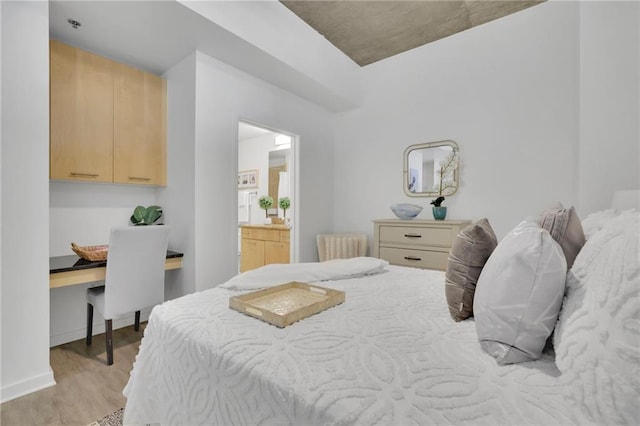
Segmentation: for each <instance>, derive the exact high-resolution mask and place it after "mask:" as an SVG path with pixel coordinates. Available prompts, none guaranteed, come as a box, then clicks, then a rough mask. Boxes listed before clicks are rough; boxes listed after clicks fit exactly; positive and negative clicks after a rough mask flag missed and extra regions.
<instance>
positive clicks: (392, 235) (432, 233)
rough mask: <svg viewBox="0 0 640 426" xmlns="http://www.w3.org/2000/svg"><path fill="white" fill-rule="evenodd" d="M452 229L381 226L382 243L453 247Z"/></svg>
mask: <svg viewBox="0 0 640 426" xmlns="http://www.w3.org/2000/svg"><path fill="white" fill-rule="evenodd" d="M452 241H453V236H452V235H451V227H446V228H444V227H442V228H439V227H427V226H420V227H418V226H416V227H412V226H392V225H389V226H386V225H384V226H380V242H381V243H395V244H411V245H414V246H415V245H421V246H442V247H451V243H452Z"/></svg>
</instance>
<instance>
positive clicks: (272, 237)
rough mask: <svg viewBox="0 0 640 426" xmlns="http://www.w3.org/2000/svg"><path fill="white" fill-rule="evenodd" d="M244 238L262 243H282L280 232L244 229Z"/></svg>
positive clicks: (276, 230) (275, 230)
mask: <svg viewBox="0 0 640 426" xmlns="http://www.w3.org/2000/svg"><path fill="white" fill-rule="evenodd" d="M242 238H248V239H251V240H262V241H280V230H278V229H259V228H245V227H243V228H242Z"/></svg>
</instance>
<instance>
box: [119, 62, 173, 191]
mask: <svg viewBox="0 0 640 426" xmlns="http://www.w3.org/2000/svg"><path fill="white" fill-rule="evenodd" d="M113 96H114V139H113V156H114V161H113V168H114V171H113V181H114V182H117V183H138V184H147V185H162V186H164V185H166V181H167V178H166V168H167V143H166V114H167V98H166V82H165V81H164V80H162V79H161V78H160V77H158V76H156V75H153V74H150V73H147V72H144V71H141V70H138V69H135V68H132V67H129V66H126V65H123V64H116V65H115V71H114V92H113Z"/></svg>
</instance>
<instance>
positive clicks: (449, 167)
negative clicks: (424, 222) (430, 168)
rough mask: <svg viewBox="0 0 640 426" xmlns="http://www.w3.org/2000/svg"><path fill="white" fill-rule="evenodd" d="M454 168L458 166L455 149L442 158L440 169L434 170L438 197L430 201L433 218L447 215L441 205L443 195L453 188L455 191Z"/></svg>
mask: <svg viewBox="0 0 640 426" xmlns="http://www.w3.org/2000/svg"><path fill="white" fill-rule="evenodd" d="M456 168H458V154H457V152H456V151H453V152H452V153H451V154H449V155H448V156H447V157H446V158H445V159H444V160H442V161H441V162H440V169H439V170H437V171H436V173H437V174H438V183H437V185H436V189H437V191H438V198H436V199H435V200H433V201H431V204H432V205H433V208H432V211H433V218H434V219H435V220H444V219H445V218H446V217H447V207H446V206H443V205H442V202H443V201H444V199H445V198H444V195H445V194H450V193H452V191H450V190H451V189H454V191H453V192H455V187H456V184H455V181H454V177H455V176H454V173H455V170H456Z"/></svg>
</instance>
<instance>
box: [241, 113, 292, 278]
mask: <svg viewBox="0 0 640 426" xmlns="http://www.w3.org/2000/svg"><path fill="white" fill-rule="evenodd" d="M297 143H298V137H297V136H296V135H293V134H291V133H287V132H285V131H281V130H275V129H272V128H269V127H266V126H264V125H261V124H257V123H254V122H250V121H246V120H241V121H240V122H239V123H238V257H237V259H238V271H239V272H245V271H247V270H251V269H255V268H257V267H259V266H262V265H265V264H270V263H293V262H296V261H297V252H298V251H297V245H298V242H297V238H296V232H295V231H296V224H297V222H298V215H297V212H298V211H299V210H298V206H297V203H296V199H297V193H296V189H297V185H296V183H297V169H296V159H297V151H296V147H297ZM269 201H271V203H269Z"/></svg>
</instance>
